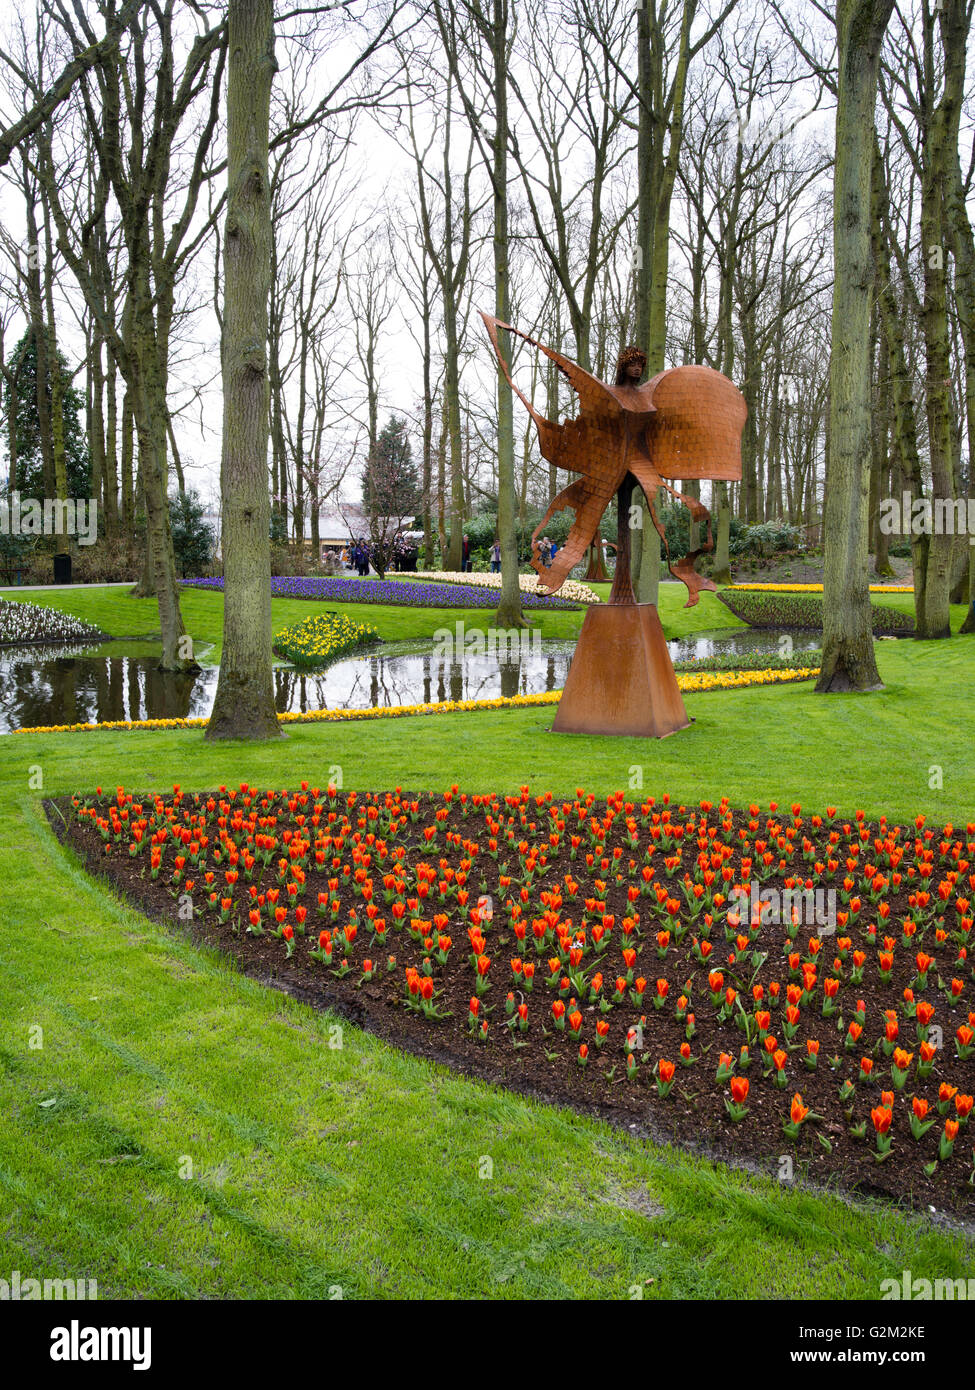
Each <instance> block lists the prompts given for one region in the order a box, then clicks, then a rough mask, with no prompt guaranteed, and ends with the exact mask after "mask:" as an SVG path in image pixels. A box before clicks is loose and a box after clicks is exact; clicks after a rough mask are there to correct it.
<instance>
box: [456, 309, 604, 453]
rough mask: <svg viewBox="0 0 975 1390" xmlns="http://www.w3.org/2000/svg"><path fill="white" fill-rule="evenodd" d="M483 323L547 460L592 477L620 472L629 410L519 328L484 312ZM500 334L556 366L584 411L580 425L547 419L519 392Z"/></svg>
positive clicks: (598, 383)
mask: <svg viewBox="0 0 975 1390" xmlns="http://www.w3.org/2000/svg"><path fill="white" fill-rule="evenodd" d="M481 318H482V319H483V320H484V326H485V328H486V329H487V333H488V337H489V338H490V340H491V345H492V347H493V348H494V351H495V355H496V356H497V359H498V361H499V363H500V364H501V370H502V371H503V372H504V374H505V377H506V378H507V381H508V385H509V386H510V387H511V389H512V390H513V391H514V393H515V395H516V396H517V397H518V399H519V400H520V401H521V402H522V404H523V405H524V406H525V408H526V409H527V411H528V413H529V415H531V417H532V419H533V420H534V421H535V426H536V429H537V430H538V442H539V446H540V449H541V453H542V457H543V458H545V459H548V461H549V463H554V464H555V465H556V466H557V467H558V468H565V469H568V470H569V471H570V472H572V473H591V474H596V475H598V476H599V477H603V476H604V475H605V476H608V474H609V473H613V474H615V472H616V471H618V460H619V458H620V453H621V450H620V445H621V444H622V441H623V439H624V437H625V430H624V424H623V409H622V406H621V404H620V402H619V400H618V399H617V398H616V396H615V395H614V394H613V392H612V391H611V390H610V388H609V387H608V386H607V385H606V384H605V382H602V381H600V380H599V378H598V377H595V376H593V375H592V373H591V372H587V371H586V370H585V369H584V368H582V367H579V366H577V365H576V363H575V362H572V361H570V360H569V358H568V357H563V355H562V353H560V352H556V351H555V349H554V348H550V347H546V346H545V344H544V343H540V342H538V341H537V339H535V338H531V337H529V335H528V334H527V333H522V331H521V330H520V329H519V328H513V327H512V325H511V324H510V323H504V322H503V321H502V320H501V319H498V318H495V317H494V316H493V315H491V314H486V313H484V311H483V310H481ZM499 328H500V329H504V330H505V331H506V332H508V333H514V334H515V335H516V337H519V338H521V339H522V341H523V342H526V343H528V344H529V346H531V347H534V348H537V349H538V350H539V352H543V353H544V354H545V356H546V357H548V358H549V359H550V360H551V361H552V362H554V363H555V365H556V366H557V367H558V369H559V371H560V372H561V373H562V375H563V376H564V377H565V378H566V380H567V381H568V382H569V385H570V386H571V387H572V389H573V390H574V391H575V393H576V395H577V396H578V397H579V406H580V410H579V414H578V416H577V417H576V419H574V420H567V421H566V422H565V423H564V424H558V423H556V422H555V421H553V420H548V419H546V418H545V416H544V415H542V414H540V413H539V412H538V411H537V410H536V409H535V407H534V406H533V405H532V403H531V401H530V400H529V399H528V397H527V396H526V395H525V394H524V393H523V392H522V391H520V390H519V389H518V387H517V386H516V385H515V383H514V381H513V380H512V376H511V369H510V367H509V365H508V363H507V362H506V361H505V358H504V354H503V353H502V351H501V347H500V345H499V343H498V329H499Z"/></svg>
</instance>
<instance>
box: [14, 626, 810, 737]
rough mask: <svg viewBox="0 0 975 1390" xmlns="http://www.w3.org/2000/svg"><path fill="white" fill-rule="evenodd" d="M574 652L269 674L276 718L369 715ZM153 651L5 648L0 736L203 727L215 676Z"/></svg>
mask: <svg viewBox="0 0 975 1390" xmlns="http://www.w3.org/2000/svg"><path fill="white" fill-rule="evenodd" d="M785 634H786V630H785V629H782V630H776V631H769V630H763V631H759V630H756V629H747V628H746V629H740V630H734V631H732V632H728V631H727V630H724V631H719V632H713V633H706V632H702V633H696V634H695V635H694V636H691V637H685V638H682V639H681V640H680V641H674V642H671V643H670V644H669V646H670V652H671V656H672V657H673V659H674V660H675V661H684V660H688V659H694V658H702V657H706V656H711V655H714V654H716V653H723V654H729V655H734V654H737V653H740V652H753V651H776V650H778V643H779V640H780V638H781V637H782V636H783V635H785ZM788 635H789V636H790V637H791V639H792V642H793V644H794V649H795V650H796V651H804V650H809V649H811V648H814V647H816V646H818V645H819V642H820V640H821V638H820V634H819V633H816V632H807V631H793V632H789V633H788ZM574 650H575V643H574V642H572V641H561V642H554V641H553V642H543V643H541V644H539V645H535V644H534V643H532V644H531V645H530V646H529V645H528V644H526V647H524V648H522V649H521V651H519V652H517V653H513V654H511V655H510V656H509V655H508V654H507V653H503V654H502V655H501V656H500V657H499V655H498V654H497V653H492V652H489V653H487V654H483V655H475V654H470V653H469V654H467V655H465V656H464V658H463V659H462V660H455V659H452V658H450V657H445V656H442V655H440V654H439V653H436V652H433V651H431V650H430V644H429V643H423V644H420V643H403V642H400V643H391V644H387V645H386V646H384V647H383V648H381V649H380V650H379V651H373V652H370V653H368V654H365V655H362V656H356V657H349V658H347V659H345V660H343V661H338V662H336V663H335V664H334V665H333V666H331V667H330V668H329V669H328V670H327V671H321V672H314V673H309V672H301V671H297V670H294V669H292V668H290V667H277V668H276V669H275V672H274V689H275V703H276V706H277V709H278V711H279V712H281V713H284V712H286V711H292V712H302V713H304V712H306V711H309V710H318V709H370V708H372V709H375V708H381V707H388V706H392V705H414V704H421V703H423V704H443V703H444V702H446V701H460V700H491V699H497V698H498V697H499V696H501V697H504V698H510V697H512V696H514V695H529V694H536V693H538V692H541V691H551V690H558V689H560V688H561V687H562V685H563V684H564V683H565V677H566V673H567V672H568V669H569V663H570V661H571V660H572V654H573V652H574ZM157 662H158V649H153V648H151V647H150V646H148V645H147V644H145V643H143V644H140V645H137V646H134V647H132V648H130V649H129V651H128V653H127V654H125V655H121V654H118V647H117V645H116V646H115V647H106V646H103V647H100V648H97V649H95V650H92V649H90V648H85V647H77V646H76V647H65V648H58V649H56V650H52V649H51V648H49V647H24V648H17V649H14V648H7V649H4V650H2V651H0V732H3V733H9V732H10V731H11V730H12V729H18V728H33V727H48V726H50V725H58V724H94V723H102V722H117V721H125V720H133V721H135V720H140V719H186V718H202V717H204V716H206V715H208V714H209V713H210V710H211V708H212V706H213V699H214V695H215V693H216V687H217V674H218V673H217V671H216V669H215V668H212V667H211V668H209V669H206V670H203V671H199V672H196V673H195V674H193V675H182V674H177V673H175V672H169V671H160V670H158V669H157Z"/></svg>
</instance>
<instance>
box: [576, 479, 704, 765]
mask: <svg viewBox="0 0 975 1390" xmlns="http://www.w3.org/2000/svg"><path fill="white" fill-rule="evenodd" d="M635 484H636V480H635V478H634V477H633V475H632V474H631V473H627V475H626V477H625V478H624V479H623V481H622V483H621V484H620V487H619V491H618V492H617V494H616V505H617V513H616V514H617V526H616V574H615V576H614V579H613V588H612V592H611V593H610V596H609V602H608V603H606V604H605V605H603V604H600V605H599V606H598V607H593V608H590V609H589V612H588V613H587V614H586V617H585V620H584V622H583V624H582V631H581V632H580V633H579V640H578V642H577V643H576V649H575V653H574V655H573V657H572V664H571V666H570V667H569V674H568V676H567V677H566V681H565V688H564V690H563V691H562V699H561V700H560V701H559V707H558V711H557V712H556V715H555V723H554V724H553V725H552V732H553V733H557V734H620V735H629V736H630V737H633V738H666V737H667V735H668V734H676V733H677V731H678V730H679V729H686V728H688V726H689V725H690V722H691V721H690V719H689V718H688V716H687V711H686V710H685V708H684V701H683V699H682V697H681V693H680V689H679V688H678V685H677V676H676V674H675V672H674V663H673V662H672V661H671V659H670V649H669V648H668V646H667V639H666V638H665V637H664V630H663V628H662V627H661V626H660V615H659V614H658V612H657V605H656V604H655V603H637V602H636V600H635V598H634V595H633V584H632V581H631V579H630V526H629V517H630V504H631V503H632V501H633V490H634V487H635ZM704 582H707V581H704Z"/></svg>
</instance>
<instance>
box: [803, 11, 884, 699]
mask: <svg viewBox="0 0 975 1390" xmlns="http://www.w3.org/2000/svg"><path fill="white" fill-rule="evenodd" d="M892 9H893V0H837V4H836V29H837V41H838V59H839V78H838V88H837V109H836V161H835V166H834V192H833V264H834V276H835V278H834V284H833V318H832V332H831V356H830V450H829V458H828V460H827V466H826V467H827V471H826V479H827V490H826V515H825V541H826V544H825V562H824V573H823V660H822V669H821V672H820V676H819V680H818V681H817V683H816V689H817V690H818V691H820V692H821V693H827V692H833V691H839V690H876V689H879V688H880V686H881V680H880V673H879V671H878V670H877V660H876V656H875V653H874V643H873V627H872V621H871V612H870V590H869V586H868V582H867V501H868V498H867V489H868V483H869V466H870V304H871V298H872V291H873V281H874V269H873V261H872V257H871V245H870V227H871V220H870V213H871V208H870V183H871V169H872V163H873V148H874V138H875V137H874V105H875V102H876V96H877V69H878V64H879V60H880V45H881V42H882V40H883V36H884V31H885V30H886V27H887V23H888V21H889V19H890V14H891V10H892Z"/></svg>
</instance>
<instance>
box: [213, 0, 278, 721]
mask: <svg viewBox="0 0 975 1390" xmlns="http://www.w3.org/2000/svg"><path fill="white" fill-rule="evenodd" d="M227 20H228V43H229V55H228V68H227V184H228V192H227V223H226V232H225V236H224V310H223V335H222V344H221V365H222V370H223V448H222V451H221V457H220V494H221V500H222V516H223V533H222V545H223V566H224V570H223V572H224V609H223V615H224V616H223V655H222V657H221V661H220V677H219V681H218V684H217V695H216V700H215V702H214V706H213V713H212V714H211V716H210V722H209V724H208V725H207V731H206V737H207V738H208V739H220V738H247V739H264V738H276V737H280V732H281V730H280V726H279V724H278V718H277V714H276V712H275V708H274V683H273V678H272V674H271V666H272V654H271V640H272V639H271V543H270V527H271V502H270V495H269V492H268V472H267V454H268V441H269V435H270V384H269V375H268V299H269V296H270V290H271V240H272V232H271V192H270V181H269V178H268V141H269V131H270V111H271V83H272V81H273V77H274V72H275V67H276V64H275V60H274V9H273V3H272V0H230V3H229V5H228V10H227Z"/></svg>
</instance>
